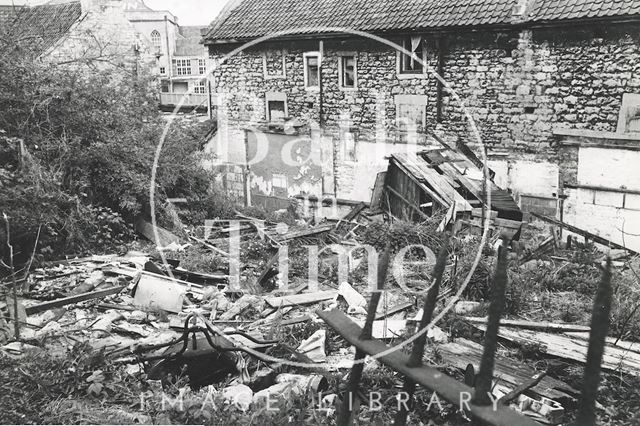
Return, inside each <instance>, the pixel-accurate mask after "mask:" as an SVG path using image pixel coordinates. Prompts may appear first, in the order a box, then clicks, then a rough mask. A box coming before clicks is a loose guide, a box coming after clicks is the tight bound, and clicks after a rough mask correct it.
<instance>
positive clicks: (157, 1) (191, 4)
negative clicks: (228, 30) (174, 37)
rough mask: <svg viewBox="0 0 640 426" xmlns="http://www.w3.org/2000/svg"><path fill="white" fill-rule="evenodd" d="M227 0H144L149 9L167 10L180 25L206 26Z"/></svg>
mask: <svg viewBox="0 0 640 426" xmlns="http://www.w3.org/2000/svg"><path fill="white" fill-rule="evenodd" d="M226 3H227V0H145V4H146V5H147V6H149V7H150V8H151V9H156V10H168V11H169V12H171V13H173V14H174V15H176V16H177V17H178V23H179V24H180V25H201V26H206V25H209V24H210V23H211V21H213V19H214V18H215V17H216V16H217V15H218V13H219V12H220V10H221V9H222V8H223V7H224V5H225V4H226Z"/></svg>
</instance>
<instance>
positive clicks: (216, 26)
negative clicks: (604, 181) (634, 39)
mask: <svg viewBox="0 0 640 426" xmlns="http://www.w3.org/2000/svg"><path fill="white" fill-rule="evenodd" d="M523 1H524V0H231V1H230V2H229V4H228V5H227V7H225V10H224V11H223V12H222V13H220V15H219V16H218V17H217V18H216V19H215V20H214V21H213V22H212V23H211V25H210V26H209V31H208V33H207V35H206V36H205V42H214V41H225V40H234V39H238V40H242V39H252V38H257V37H260V36H263V35H267V34H273V33H274V32H277V31H290V30H292V29H294V28H307V29H306V30H300V31H296V33H318V32H323V31H322V30H318V29H317V28H318V27H334V28H335V27H341V28H350V29H356V30H361V31H371V32H383V31H403V30H404V31H408V30H418V29H430V28H434V29H435V28H447V27H473V26H476V27H477V26H486V25H509V24H511V23H516V22H517V23H520V24H521V23H523V22H525V23H526V22H537V21H548V20H570V19H584V18H597V17H611V16H625V15H640V0H527V1H524V3H523ZM522 5H526V6H527V7H526V11H527V12H526V14H525V15H524V16H514V11H517V10H518V9H520V8H521V6H522ZM312 27H314V28H316V29H315V30H311V29H310V28H312Z"/></svg>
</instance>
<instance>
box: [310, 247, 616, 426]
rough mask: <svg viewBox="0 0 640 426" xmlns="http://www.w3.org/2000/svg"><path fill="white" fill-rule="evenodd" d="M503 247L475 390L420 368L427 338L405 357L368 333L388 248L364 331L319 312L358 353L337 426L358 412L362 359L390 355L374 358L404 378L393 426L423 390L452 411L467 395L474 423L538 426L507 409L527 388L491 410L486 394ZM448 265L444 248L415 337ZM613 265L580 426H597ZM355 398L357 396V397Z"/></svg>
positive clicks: (600, 298)
mask: <svg viewBox="0 0 640 426" xmlns="http://www.w3.org/2000/svg"><path fill="white" fill-rule="evenodd" d="M506 244H507V241H506V240H503V243H502V246H501V247H500V249H499V254H498V263H497V266H496V271H495V275H494V281H493V288H492V298H491V304H490V306H489V315H488V320H487V327H486V333H485V343H484V349H483V355H482V358H481V360H480V370H479V373H478V376H477V378H476V379H475V383H474V384H475V386H473V387H472V386H469V385H468V384H465V383H461V382H459V381H457V380H455V379H454V378H452V377H449V376H447V375H445V374H444V373H441V372H440V371H439V370H437V369H436V368H433V367H429V366H425V365H422V357H423V355H424V349H425V345H426V342H427V339H426V335H427V334H426V332H425V333H423V334H422V335H420V336H419V337H418V338H417V339H415V341H414V343H413V347H412V350H411V354H410V355H407V354H405V353H403V352H401V351H399V350H395V351H388V349H389V347H388V346H387V345H386V344H385V343H384V342H382V341H381V340H377V339H374V338H372V327H373V321H374V319H375V315H376V310H377V307H378V303H379V301H380V295H381V293H382V290H383V286H384V282H385V279H386V275H387V270H388V266H389V248H388V247H387V249H386V250H385V253H384V254H383V257H382V260H381V262H380V263H379V265H378V283H377V284H378V287H377V289H378V291H375V292H373V294H372V296H371V300H370V302H369V307H368V311H367V319H366V321H365V324H364V326H363V327H362V328H360V326H358V325H357V324H356V323H354V322H353V321H352V320H351V319H350V318H349V317H347V316H346V315H345V314H344V313H343V312H341V311H339V310H332V311H320V312H318V315H319V316H320V317H321V318H322V319H323V320H324V321H325V322H326V323H327V324H328V325H329V326H330V327H331V328H333V329H334V330H336V331H337V332H338V333H339V334H340V335H341V336H342V337H343V338H344V339H345V340H347V341H348V342H349V343H350V344H352V345H354V346H355V347H356V354H355V362H354V366H353V368H352V370H351V374H350V375H349V382H348V385H347V392H346V394H345V397H344V399H343V402H342V406H341V409H340V411H339V413H338V426H346V425H349V424H351V423H352V420H353V415H354V413H355V411H356V409H355V406H357V405H358V404H357V403H356V404H354V396H356V395H357V391H358V387H359V384H360V381H361V379H362V372H363V367H364V363H363V361H364V358H365V356H366V355H370V356H376V355H378V354H382V353H383V352H389V353H386V354H383V356H380V357H378V358H377V359H378V361H379V362H381V363H383V364H385V365H387V366H388V367H390V368H391V369H393V370H395V371H396V372H398V373H400V374H402V375H403V376H404V377H405V381H404V385H403V391H404V392H406V395H408V403H407V404H405V406H403V407H402V408H401V409H400V410H399V411H398V413H397V415H396V418H395V424H396V425H405V424H406V421H407V415H408V413H409V410H411V409H412V408H413V401H412V400H413V393H414V391H415V388H416V385H418V384H419V385H421V386H423V387H424V388H426V389H429V390H430V391H432V392H436V393H437V394H438V396H440V397H442V398H444V399H446V400H447V401H449V402H450V403H452V404H454V405H458V404H460V398H461V395H462V394H463V393H464V392H467V393H468V394H469V395H473V397H472V398H471V400H470V402H469V404H467V405H466V406H465V407H468V411H469V412H470V413H469V414H470V415H471V417H472V419H473V420H474V421H475V422H476V424H477V423H484V424H490V425H496V426H497V425H501V426H529V425H530V426H534V425H539V423H537V422H535V421H534V420H533V419H531V418H529V417H526V416H525V415H523V414H521V413H518V412H517V411H515V410H512V409H511V408H510V407H508V405H507V404H508V401H510V400H513V399H515V398H517V396H518V395H519V394H521V393H522V392H524V391H526V390H527V389H528V387H530V386H533V385H535V383H533V384H530V385H529V386H527V385H526V384H525V385H522V386H519V387H518V388H516V389H514V391H512V392H511V393H510V394H508V395H505V396H504V397H503V398H501V399H500V400H499V401H498V403H497V406H496V408H495V409H494V406H493V402H492V401H491V397H490V396H489V393H490V391H491V387H492V382H493V370H494V360H495V352H496V348H497V341H498V328H499V324H500V317H501V316H502V313H503V311H504V305H505V289H506V285H507V263H508V260H507V248H506ZM446 259H447V244H445V245H444V247H443V248H442V250H441V252H440V254H439V255H438V260H437V262H436V265H435V266H434V270H433V274H432V275H433V284H432V285H431V287H430V288H429V290H428V291H427V294H426V295H425V297H424V305H423V316H422V318H421V320H420V323H419V328H418V330H417V332H418V331H422V330H424V328H425V327H426V326H428V325H429V323H430V322H431V320H432V316H433V312H434V309H435V307H436V301H437V299H438V293H439V291H440V284H441V282H442V277H443V274H444V269H445V265H446ZM611 297H612V292H611V261H610V260H608V261H607V265H606V268H605V270H604V272H603V277H602V280H601V282H600V285H599V288H598V291H597V293H596V296H595V300H594V309H593V315H592V318H591V324H592V327H591V333H590V336H589V348H588V351H587V361H586V364H585V371H584V384H583V386H584V387H583V391H582V395H581V398H580V404H579V406H578V409H579V411H578V415H577V420H576V424H577V425H580V426H590V425H595V419H596V415H595V404H596V394H597V389H598V384H599V382H600V369H601V362H602V356H603V354H604V346H605V338H606V336H607V331H608V327H609V312H610V309H611ZM356 397H357V396H356Z"/></svg>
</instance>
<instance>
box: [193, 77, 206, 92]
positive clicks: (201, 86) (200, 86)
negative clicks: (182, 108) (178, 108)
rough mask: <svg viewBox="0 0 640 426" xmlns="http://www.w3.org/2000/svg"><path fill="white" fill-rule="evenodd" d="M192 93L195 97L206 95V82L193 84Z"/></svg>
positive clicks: (200, 81) (201, 81)
mask: <svg viewBox="0 0 640 426" xmlns="http://www.w3.org/2000/svg"><path fill="white" fill-rule="evenodd" d="M192 92H193V93H195V94H197V95H206V94H207V81H206V80H199V81H194V82H193V90H192Z"/></svg>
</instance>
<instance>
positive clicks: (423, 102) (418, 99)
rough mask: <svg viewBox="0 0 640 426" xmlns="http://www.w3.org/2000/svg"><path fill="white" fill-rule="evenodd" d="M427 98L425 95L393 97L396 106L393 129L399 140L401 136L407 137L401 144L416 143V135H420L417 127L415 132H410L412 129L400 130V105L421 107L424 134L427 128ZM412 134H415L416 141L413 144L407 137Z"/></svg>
mask: <svg viewBox="0 0 640 426" xmlns="http://www.w3.org/2000/svg"><path fill="white" fill-rule="evenodd" d="M428 99H429V98H428V96H427V95H395V98H394V103H395V106H396V122H395V127H396V133H397V135H398V139H400V136H401V135H406V136H407V141H406V142H403V143H418V139H419V137H418V135H419V134H420V132H419V127H416V129H415V131H414V132H412V129H406V130H405V129H401V127H400V119H401V117H400V106H401V105H412V106H419V107H421V111H420V112H421V114H420V115H421V118H422V123H421V126H422V132H424V131H425V130H426V127H427V106H428ZM412 133H415V138H416V140H415V141H414V142H412V141H411V139H409V138H408V137H409V136H411V135H412Z"/></svg>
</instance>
